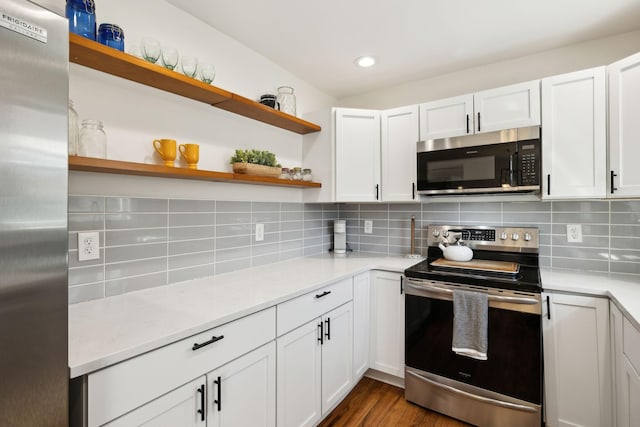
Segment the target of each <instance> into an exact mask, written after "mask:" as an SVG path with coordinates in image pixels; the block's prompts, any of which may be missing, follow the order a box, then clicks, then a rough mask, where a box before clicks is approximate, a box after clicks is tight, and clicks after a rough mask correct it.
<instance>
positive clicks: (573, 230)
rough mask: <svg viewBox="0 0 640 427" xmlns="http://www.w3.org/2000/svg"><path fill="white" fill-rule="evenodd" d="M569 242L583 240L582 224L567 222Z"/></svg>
mask: <svg viewBox="0 0 640 427" xmlns="http://www.w3.org/2000/svg"><path fill="white" fill-rule="evenodd" d="M567 242H573V243H580V242H582V224H567Z"/></svg>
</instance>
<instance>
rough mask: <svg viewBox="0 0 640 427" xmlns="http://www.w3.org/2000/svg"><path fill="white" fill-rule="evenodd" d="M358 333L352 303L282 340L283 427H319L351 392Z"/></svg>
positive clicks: (280, 401) (279, 395)
mask: <svg viewBox="0 0 640 427" xmlns="http://www.w3.org/2000/svg"><path fill="white" fill-rule="evenodd" d="M352 333H353V305H352V303H351V302H348V303H346V304H344V305H341V306H340V307H338V308H336V309H334V310H331V311H330V312H328V313H326V314H325V315H323V316H321V317H319V318H317V319H314V320H312V321H311V322H308V323H306V324H304V325H302V326H300V327H298V328H297V329H294V330H293V331H291V332H289V333H287V334H285V335H283V336H281V337H279V338H278V340H277V347H278V350H277V355H278V357H277V365H278V369H277V379H278V380H277V381H278V387H277V389H278V391H277V424H278V426H280V427H283V426H287V427H288V426H311V425H315V424H316V423H317V422H318V421H319V420H320V418H321V417H322V415H324V414H326V413H327V412H328V411H329V410H330V409H332V408H333V406H335V404H337V403H338V402H339V401H340V400H341V399H342V398H343V397H344V396H345V395H346V394H347V393H348V392H349V390H350V389H351V385H352V364H353V360H352V346H353V337H352Z"/></svg>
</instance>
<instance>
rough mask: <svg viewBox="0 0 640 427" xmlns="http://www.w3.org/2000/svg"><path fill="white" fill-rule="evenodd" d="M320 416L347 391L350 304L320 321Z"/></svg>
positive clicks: (348, 382)
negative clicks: (321, 331) (321, 342)
mask: <svg viewBox="0 0 640 427" xmlns="http://www.w3.org/2000/svg"><path fill="white" fill-rule="evenodd" d="M322 321H323V325H324V327H323V333H324V340H323V345H322V413H323V414H326V413H327V412H328V411H329V410H330V409H333V407H334V406H335V405H336V404H337V403H338V402H339V401H340V400H342V398H343V397H344V396H345V395H346V394H347V393H348V392H349V390H350V389H351V381H352V368H353V356H352V355H353V303H351V302H348V303H346V304H345V305H342V306H340V307H338V308H336V309H335V310H332V311H330V312H329V313H327V314H325V315H324V316H323V317H322Z"/></svg>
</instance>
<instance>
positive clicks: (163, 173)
mask: <svg viewBox="0 0 640 427" xmlns="http://www.w3.org/2000/svg"><path fill="white" fill-rule="evenodd" d="M69 170H72V171H83V172H100V173H110V174H119V175H138V176H154V177H160V178H178V179H195V180H200V181H217V182H232V183H244V184H260V185H275V186H282V187H299V188H320V187H321V186H322V184H320V183H319V182H309V181H291V180H288V179H279V178H270V177H266V176H257V175H243V174H237V173H231V172H216V171H205V170H199V169H187V168H181V167H168V166H161V165H150V164H146V163H133V162H122V161H119V160H105V159H96V158H93V157H80V156H69Z"/></svg>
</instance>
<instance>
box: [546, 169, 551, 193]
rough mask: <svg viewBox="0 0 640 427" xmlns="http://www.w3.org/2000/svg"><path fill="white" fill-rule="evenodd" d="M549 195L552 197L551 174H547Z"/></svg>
mask: <svg viewBox="0 0 640 427" xmlns="http://www.w3.org/2000/svg"><path fill="white" fill-rule="evenodd" d="M547 194H548V195H549V196H550V195H551V174H550V173H549V174H547Z"/></svg>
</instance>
